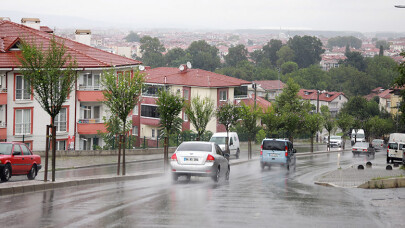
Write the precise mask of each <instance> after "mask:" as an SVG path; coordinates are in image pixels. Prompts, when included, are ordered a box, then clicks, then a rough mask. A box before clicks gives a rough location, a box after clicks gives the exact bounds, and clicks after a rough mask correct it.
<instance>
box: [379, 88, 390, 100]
mask: <svg viewBox="0 0 405 228" xmlns="http://www.w3.org/2000/svg"><path fill="white" fill-rule="evenodd" d="M392 91H393V90H391V89H386V90H384V91H383V92H381V93H379V94H378V96H379V97H381V98H384V99H390V98H391V92H392Z"/></svg>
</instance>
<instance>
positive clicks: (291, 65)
mask: <svg viewBox="0 0 405 228" xmlns="http://www.w3.org/2000/svg"><path fill="white" fill-rule="evenodd" d="M297 70H298V64H296V63H295V62H292V61H289V62H285V63H283V64H282V65H281V73H282V74H289V73H292V72H294V71H297Z"/></svg>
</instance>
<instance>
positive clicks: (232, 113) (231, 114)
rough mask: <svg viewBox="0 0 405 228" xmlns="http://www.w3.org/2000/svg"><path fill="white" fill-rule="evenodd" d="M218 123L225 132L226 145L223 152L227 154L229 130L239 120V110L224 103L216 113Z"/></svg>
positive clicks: (232, 105)
mask: <svg viewBox="0 0 405 228" xmlns="http://www.w3.org/2000/svg"><path fill="white" fill-rule="evenodd" d="M216 116H217V120H218V123H220V124H223V125H224V126H225V130H226V145H225V151H226V152H227V153H229V145H228V139H229V129H230V127H232V126H234V125H236V123H237V122H238V120H239V109H238V107H237V106H235V105H234V104H231V103H225V104H223V105H221V106H219V107H218V109H217V111H216Z"/></svg>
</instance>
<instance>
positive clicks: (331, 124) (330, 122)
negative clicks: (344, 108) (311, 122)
mask: <svg viewBox="0 0 405 228" xmlns="http://www.w3.org/2000/svg"><path fill="white" fill-rule="evenodd" d="M321 114H322V118H323V121H322V122H323V127H324V128H325V130H326V131H327V132H328V151H329V150H330V134H331V132H332V131H333V130H334V129H335V127H336V122H335V119H333V117H332V115H331V114H330V111H329V108H328V106H326V105H322V106H321Z"/></svg>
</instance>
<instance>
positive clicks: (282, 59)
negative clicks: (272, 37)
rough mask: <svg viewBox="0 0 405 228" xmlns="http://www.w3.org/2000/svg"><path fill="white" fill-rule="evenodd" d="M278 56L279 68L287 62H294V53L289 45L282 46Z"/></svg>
mask: <svg viewBox="0 0 405 228" xmlns="http://www.w3.org/2000/svg"><path fill="white" fill-rule="evenodd" d="M276 54H277V58H278V59H277V66H282V65H283V64H284V63H286V62H290V61H293V60H294V51H293V50H292V49H291V48H290V47H289V46H287V45H285V46H282V47H281V48H280V50H278V51H277V52H276Z"/></svg>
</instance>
